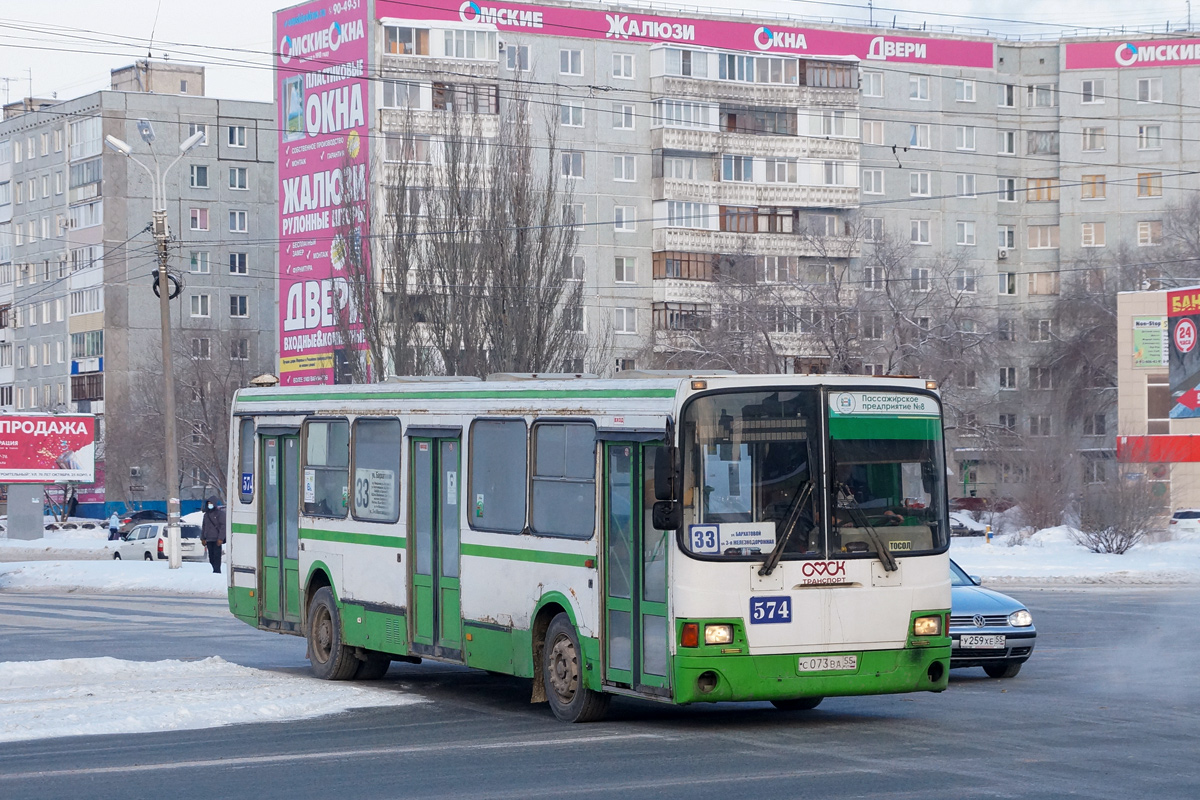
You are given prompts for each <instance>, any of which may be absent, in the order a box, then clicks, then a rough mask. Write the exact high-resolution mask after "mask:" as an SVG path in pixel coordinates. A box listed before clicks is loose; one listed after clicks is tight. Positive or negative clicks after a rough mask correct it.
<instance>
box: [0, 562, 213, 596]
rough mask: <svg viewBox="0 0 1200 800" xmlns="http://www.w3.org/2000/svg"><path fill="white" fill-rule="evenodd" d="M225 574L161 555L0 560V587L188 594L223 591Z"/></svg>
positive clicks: (197, 564) (204, 566)
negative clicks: (176, 565)
mask: <svg viewBox="0 0 1200 800" xmlns="http://www.w3.org/2000/svg"><path fill="white" fill-rule="evenodd" d="M227 580H228V576H227V575H226V574H225V573H221V574H216V573H214V572H213V571H212V567H210V566H209V565H208V564H201V563H193V562H190V561H185V562H183V565H182V567H181V568H180V569H169V568H168V567H167V562H166V561H113V560H111V559H110V560H107V561H24V562H18V563H9V564H0V591H24V592H82V593H86V594H188V595H207V596H210V597H225V596H227V594H228V591H227V588H226V587H227V585H228V584H227Z"/></svg>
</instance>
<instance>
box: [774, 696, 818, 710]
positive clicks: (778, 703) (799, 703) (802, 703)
mask: <svg viewBox="0 0 1200 800" xmlns="http://www.w3.org/2000/svg"><path fill="white" fill-rule="evenodd" d="M824 699H825V698H824V697H796V698H794V699H791V700H772V701H771V705H773V706H775V707H776V708H778V709H779V710H780V711H812V710H813V709H814V708H816V707H817V706H819V705H821V701H822V700H824Z"/></svg>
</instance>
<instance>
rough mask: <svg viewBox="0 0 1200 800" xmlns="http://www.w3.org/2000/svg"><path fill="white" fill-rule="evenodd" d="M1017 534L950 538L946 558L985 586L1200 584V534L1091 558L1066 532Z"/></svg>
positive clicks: (1048, 531)
mask: <svg viewBox="0 0 1200 800" xmlns="http://www.w3.org/2000/svg"><path fill="white" fill-rule="evenodd" d="M1019 538H1020V537H1019V535H1018V534H1015V533H1014V534H1004V535H1001V536H994V537H993V538H992V541H991V542H990V543H989V542H988V541H987V539H986V538H985V537H970V538H958V537H956V538H954V539H952V540H951V544H950V557H951V558H953V559H954V560H955V561H957V562H958V564H959V566H961V567H962V568H963V569H964V570H966V571H967V572H968V573H969V574H971V575H978V576H980V577H981V578H983V580H984V582H985V583H996V582H1008V583H1072V584H1080V583H1084V584H1087V583H1103V584H1123V583H1125V584H1163V583H1200V535H1196V534H1183V535H1180V536H1178V538H1176V539H1173V540H1171V541H1166V542H1142V543H1141V544H1138V545H1137V546H1136V547H1134V548H1133V549H1132V550H1130V551H1129V552H1127V553H1125V554H1123V555H1108V554H1100V553H1092V552H1089V551H1088V550H1087V548H1085V547H1082V546H1081V545H1079V544H1077V543H1076V542H1075V540H1074V539H1073V538H1072V531H1071V529H1070V528H1067V527H1065V526H1060V527H1057V528H1046V529H1045V530H1041V531H1038V532H1037V533H1035V534H1033V535H1032V536H1029V537H1028V538H1027V539H1026V540H1025V543H1024V544H1017V543H1016V542H1017V541H1019Z"/></svg>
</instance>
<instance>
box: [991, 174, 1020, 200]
mask: <svg viewBox="0 0 1200 800" xmlns="http://www.w3.org/2000/svg"><path fill="white" fill-rule="evenodd" d="M996 200H997V201H998V202H1001V203H1015V202H1017V179H1016V178H998V179H997V180H996Z"/></svg>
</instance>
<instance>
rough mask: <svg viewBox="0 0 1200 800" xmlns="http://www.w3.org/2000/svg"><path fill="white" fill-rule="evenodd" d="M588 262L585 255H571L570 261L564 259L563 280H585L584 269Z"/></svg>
mask: <svg viewBox="0 0 1200 800" xmlns="http://www.w3.org/2000/svg"><path fill="white" fill-rule="evenodd" d="M586 266H587V262H585V261H584V259H583V256H571V259H570V261H567V260H564V261H563V280H564V281H581V280H583V276H584V270H585V269H586Z"/></svg>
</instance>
